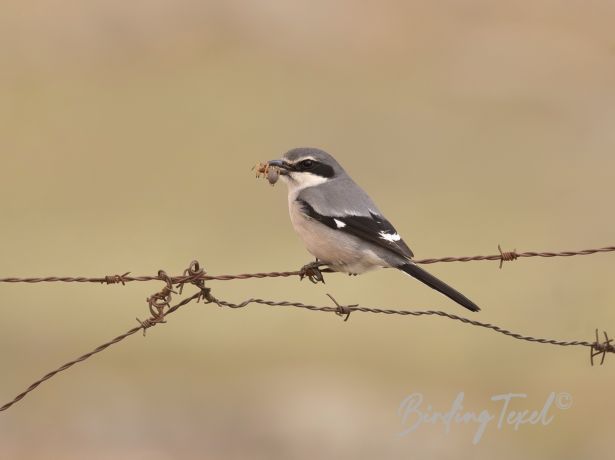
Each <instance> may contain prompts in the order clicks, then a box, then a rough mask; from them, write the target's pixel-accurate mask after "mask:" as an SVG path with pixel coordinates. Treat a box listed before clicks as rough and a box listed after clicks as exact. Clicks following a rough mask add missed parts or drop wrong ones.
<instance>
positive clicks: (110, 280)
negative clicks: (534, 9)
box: [101, 272, 130, 286]
mask: <svg viewBox="0 0 615 460" xmlns="http://www.w3.org/2000/svg"><path fill="white" fill-rule="evenodd" d="M128 275H130V272H126V273H124V274H123V275H107V276H105V278H104V280H102V281H101V283H103V284H119V283H121V284H122V286H126V277H127V276H128Z"/></svg>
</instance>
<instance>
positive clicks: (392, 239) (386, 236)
mask: <svg viewBox="0 0 615 460" xmlns="http://www.w3.org/2000/svg"><path fill="white" fill-rule="evenodd" d="M379 235H380V238H381V239H383V240H386V241H390V242H392V243H393V242H395V241H399V240H401V236H399V235H398V234H397V233H386V232H385V231H382V232H380V233H379Z"/></svg>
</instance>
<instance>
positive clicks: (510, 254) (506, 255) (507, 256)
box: [498, 244, 519, 270]
mask: <svg viewBox="0 0 615 460" xmlns="http://www.w3.org/2000/svg"><path fill="white" fill-rule="evenodd" d="M498 251H500V270H501V269H502V265H503V264H504V262H512V261H513V260H517V258H518V257H519V255H518V254H517V250H516V249H513V250H512V251H502V246H500V245H499V244H498Z"/></svg>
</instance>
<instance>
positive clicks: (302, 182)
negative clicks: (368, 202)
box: [268, 147, 344, 191]
mask: <svg viewBox="0 0 615 460" xmlns="http://www.w3.org/2000/svg"><path fill="white" fill-rule="evenodd" d="M268 164H269V166H276V167H277V168H279V171H280V178H281V179H282V180H283V181H284V182H286V184H287V185H288V187H289V189H290V190H295V191H298V190H302V189H304V188H307V187H313V186H316V185H320V184H323V183H325V182H327V181H329V180H333V179H335V178H336V177H339V176H340V175H341V174H343V173H344V170H343V169H342V167H341V166H340V165H339V163H338V162H337V161H336V160H335V158H333V157H332V156H331V155H329V154H328V153H327V152H325V151H323V150H319V149H315V148H307V147H302V148H296V149H292V150H289V151H288V152H286V153H285V154H284V155H283V156H282V158H281V159H280V160H271V161H269V162H268Z"/></svg>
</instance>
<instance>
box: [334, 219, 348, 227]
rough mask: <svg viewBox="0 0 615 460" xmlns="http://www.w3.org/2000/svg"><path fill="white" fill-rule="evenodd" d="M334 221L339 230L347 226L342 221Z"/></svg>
mask: <svg viewBox="0 0 615 460" xmlns="http://www.w3.org/2000/svg"><path fill="white" fill-rule="evenodd" d="M333 221H334V222H335V225H336V227H337V228H344V227H345V226H346V224H345V223H344V222H342V221H341V220H337V219H333Z"/></svg>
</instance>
